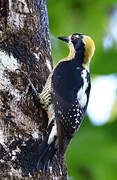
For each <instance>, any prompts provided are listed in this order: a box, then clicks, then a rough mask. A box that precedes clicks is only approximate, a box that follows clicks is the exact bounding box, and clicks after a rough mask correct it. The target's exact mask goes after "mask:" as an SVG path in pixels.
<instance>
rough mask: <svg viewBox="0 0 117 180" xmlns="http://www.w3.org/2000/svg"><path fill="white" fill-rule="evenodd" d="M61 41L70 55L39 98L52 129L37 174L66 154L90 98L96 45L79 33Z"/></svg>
mask: <svg viewBox="0 0 117 180" xmlns="http://www.w3.org/2000/svg"><path fill="white" fill-rule="evenodd" d="M59 39H60V40H62V41H64V42H66V43H67V44H68V47H69V55H68V57H66V58H64V59H62V60H61V61H59V63H58V64H57V65H56V67H55V68H54V69H53V71H52V72H51V73H50V75H49V77H48V79H47V81H46V84H45V86H44V88H43V90H42V92H41V94H39V95H38V98H39V101H40V104H41V105H42V107H43V108H44V109H45V110H46V112H47V114H48V119H49V121H48V126H51V130H50V132H49V133H48V135H47V137H46V138H45V139H44V140H43V142H42V143H41V144H40V146H39V148H38V151H39V154H40V155H39V160H38V163H37V169H38V170H39V169H40V170H47V168H48V166H49V163H50V162H51V160H52V158H53V156H54V154H55V152H56V150H57V149H59V152H60V153H62V154H63V155H64V154H65V151H66V149H67V146H68V144H69V143H70V141H71V139H72V137H73V136H74V135H75V133H76V132H77V131H78V129H79V127H80V125H81V122H82V120H83V118H84V115H85V112H86V109H87V105H88V100H89V95H90V87H91V84H90V72H89V64H90V61H91V58H92V56H93V54H94V51H95V45H94V41H93V40H92V39H91V37H89V36H88V35H85V34H79V33H76V34H73V35H70V36H69V37H59ZM30 85H31V86H32V89H33V91H35V94H36V95H37V92H36V90H35V89H34V86H33V85H32V84H30Z"/></svg>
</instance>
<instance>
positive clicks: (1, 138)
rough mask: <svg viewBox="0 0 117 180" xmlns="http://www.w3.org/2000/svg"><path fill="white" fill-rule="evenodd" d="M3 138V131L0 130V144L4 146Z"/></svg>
mask: <svg viewBox="0 0 117 180" xmlns="http://www.w3.org/2000/svg"><path fill="white" fill-rule="evenodd" d="M4 142H5V137H4V134H3V131H2V130H1V129H0V144H2V145H4Z"/></svg>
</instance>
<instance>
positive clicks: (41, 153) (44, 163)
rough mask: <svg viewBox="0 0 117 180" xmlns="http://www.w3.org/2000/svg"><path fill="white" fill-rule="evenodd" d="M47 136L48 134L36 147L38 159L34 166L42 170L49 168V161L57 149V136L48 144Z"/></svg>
mask: <svg viewBox="0 0 117 180" xmlns="http://www.w3.org/2000/svg"><path fill="white" fill-rule="evenodd" d="M48 138H49V135H47V136H46V137H45V139H44V140H43V142H42V143H41V144H39V146H38V148H37V154H38V158H39V159H38V162H37V166H36V168H37V170H41V171H42V172H45V171H47V170H49V166H50V162H51V161H52V158H53V156H54V154H55V153H56V150H57V145H56V144H57V137H55V138H54V141H53V142H52V143H51V144H48Z"/></svg>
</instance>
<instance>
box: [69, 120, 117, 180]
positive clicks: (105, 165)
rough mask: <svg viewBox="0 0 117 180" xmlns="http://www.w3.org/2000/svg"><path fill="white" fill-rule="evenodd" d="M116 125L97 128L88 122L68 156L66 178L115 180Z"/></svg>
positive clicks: (81, 129)
mask: <svg viewBox="0 0 117 180" xmlns="http://www.w3.org/2000/svg"><path fill="white" fill-rule="evenodd" d="M116 129H117V121H115V122H114V123H111V124H106V125H105V126H101V127H97V126H95V127H94V126H93V125H91V124H90V123H89V121H88V120H87V119H85V121H83V124H82V126H81V128H80V130H79V133H77V135H76V136H75V138H74V139H73V141H72V144H71V146H70V147H69V149H68V152H67V163H68V169H69V172H70V173H69V175H70V176H71V175H72V176H73V175H74V180H115V179H116V178H117V169H116V167H117V140H116V136H117V134H116Z"/></svg>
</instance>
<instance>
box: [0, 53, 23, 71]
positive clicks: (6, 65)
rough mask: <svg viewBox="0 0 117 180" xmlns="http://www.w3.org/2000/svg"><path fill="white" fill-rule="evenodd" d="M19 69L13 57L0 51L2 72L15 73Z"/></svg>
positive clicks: (0, 68)
mask: <svg viewBox="0 0 117 180" xmlns="http://www.w3.org/2000/svg"><path fill="white" fill-rule="evenodd" d="M18 68H20V64H19V63H18V62H17V59H15V58H14V57H13V55H10V56H9V55H7V54H6V53H5V52H3V51H0V70H1V71H4V70H6V69H8V70H10V71H15V70H16V69H18Z"/></svg>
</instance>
